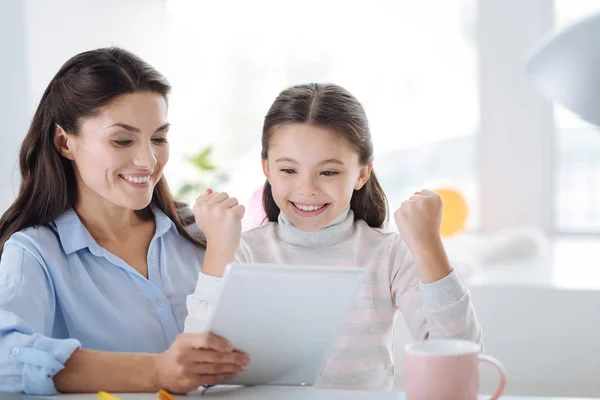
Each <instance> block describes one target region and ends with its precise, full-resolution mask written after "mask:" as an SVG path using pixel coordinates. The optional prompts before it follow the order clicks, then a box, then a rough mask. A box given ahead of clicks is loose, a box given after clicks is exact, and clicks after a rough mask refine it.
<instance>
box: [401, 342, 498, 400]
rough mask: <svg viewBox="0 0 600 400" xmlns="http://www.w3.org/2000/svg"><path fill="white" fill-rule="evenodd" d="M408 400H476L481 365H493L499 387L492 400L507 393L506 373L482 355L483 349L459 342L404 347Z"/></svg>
mask: <svg viewBox="0 0 600 400" xmlns="http://www.w3.org/2000/svg"><path fill="white" fill-rule="evenodd" d="M404 351H405V353H406V357H405V371H404V374H405V382H404V384H405V389H406V398H407V400H441V399H443V400H476V399H477V395H478V394H479V363H480V362H481V361H483V362H487V363H490V364H492V365H493V366H494V367H496V369H497V370H498V372H499V373H500V384H499V386H498V389H497V390H496V393H494V396H493V397H492V400H494V399H497V398H499V397H500V395H501V394H502V393H503V392H504V386H505V385H506V373H505V372H504V367H502V364H500V362H498V360H496V359H495V358H493V357H490V356H486V355H483V354H481V345H480V344H478V343H475V342H469V341H466V340H457V339H431V340H424V341H421V342H415V343H410V344H407V345H406V346H405V347H404Z"/></svg>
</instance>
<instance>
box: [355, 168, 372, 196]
mask: <svg viewBox="0 0 600 400" xmlns="http://www.w3.org/2000/svg"><path fill="white" fill-rule="evenodd" d="M372 169H373V163H372V162H370V163H368V164H367V165H365V166H364V167H361V169H360V172H359V175H358V179H357V180H356V184H355V185H354V190H360V189H362V187H363V186H364V185H365V184H366V183H367V181H368V180H369V177H370V176H371V170H372Z"/></svg>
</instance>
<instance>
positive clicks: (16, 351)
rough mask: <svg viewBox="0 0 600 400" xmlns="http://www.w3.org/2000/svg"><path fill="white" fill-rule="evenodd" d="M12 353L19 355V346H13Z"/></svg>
mask: <svg viewBox="0 0 600 400" xmlns="http://www.w3.org/2000/svg"><path fill="white" fill-rule="evenodd" d="M11 354H12V355H13V356H16V355H18V354H19V349H18V348H17V347H13V349H12V351H11Z"/></svg>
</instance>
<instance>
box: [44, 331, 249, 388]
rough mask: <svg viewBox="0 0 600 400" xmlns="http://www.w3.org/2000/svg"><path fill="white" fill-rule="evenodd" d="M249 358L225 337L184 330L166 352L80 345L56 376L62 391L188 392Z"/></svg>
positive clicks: (218, 378) (229, 372)
mask: <svg viewBox="0 0 600 400" xmlns="http://www.w3.org/2000/svg"><path fill="white" fill-rule="evenodd" d="M248 362H249V360H248V358H247V357H246V356H245V355H244V354H242V353H238V352H233V351H232V349H231V345H230V344H229V343H228V342H227V341H226V340H224V339H221V338H218V337H216V336H213V335H209V334H182V335H180V336H179V337H178V338H177V340H176V341H175V343H173V345H172V346H171V347H170V348H169V349H168V350H167V351H165V352H164V353H162V354H135V353H109V352H104V351H95V350H85V349H78V350H76V351H75V352H74V353H73V354H72V356H71V357H70V358H69V359H68V360H67V362H66V364H65V368H64V369H63V370H61V371H60V372H59V373H58V374H56V376H55V377H54V384H55V386H56V389H57V390H58V391H59V392H97V391H100V390H104V391H113V392H155V391H158V390H159V389H166V390H168V391H170V392H173V393H185V392H189V391H191V390H195V389H197V388H198V387H199V386H202V385H209V384H215V383H217V382H220V381H225V380H229V379H232V378H233V377H235V376H236V375H237V374H238V373H239V372H240V371H241V370H243V369H244V368H245V366H246V365H247V364H248Z"/></svg>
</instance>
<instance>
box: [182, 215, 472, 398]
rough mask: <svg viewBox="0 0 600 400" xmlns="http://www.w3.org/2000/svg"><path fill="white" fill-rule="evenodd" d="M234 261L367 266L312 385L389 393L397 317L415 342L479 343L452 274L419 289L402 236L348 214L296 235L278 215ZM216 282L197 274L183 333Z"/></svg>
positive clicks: (206, 307) (199, 324) (198, 320)
mask: <svg viewBox="0 0 600 400" xmlns="http://www.w3.org/2000/svg"><path fill="white" fill-rule="evenodd" d="M236 261H237V262H241V263H277V264H289V265H312V264H319V265H324V264H325V265H331V266H336V265H339V266H360V267H363V268H365V270H366V275H365V279H364V281H363V283H362V286H361V287H360V289H359V292H358V295H357V297H356V300H355V302H354V304H353V306H352V308H351V311H350V312H349V315H348V317H347V320H346V321H345V325H344V327H343V329H342V332H341V334H340V336H339V338H338V339H337V341H336V343H335V345H334V348H333V349H332V351H331V352H330V354H329V357H328V359H327V361H326V363H325V365H324V367H323V370H322V371H321V373H320V375H319V377H318V379H317V381H316V383H315V384H316V385H317V386H321V387H335V388H347V389H348V388H349V389H367V390H386V389H387V390H389V389H391V388H392V384H393V378H394V361H393V357H392V336H393V330H394V326H393V325H394V316H395V314H396V312H398V311H400V312H401V313H402V315H403V317H404V321H405V322H406V325H407V326H408V328H409V330H410V332H411V334H412V336H413V337H414V338H415V339H417V340H421V339H427V338H461V339H468V340H473V341H481V328H480V326H479V323H478V321H477V318H476V316H475V312H474V309H473V306H472V304H471V300H470V293H469V291H468V290H467V289H466V288H465V287H464V286H463V285H462V284H461V282H460V280H459V279H458V276H457V275H456V273H455V272H454V271H453V272H451V273H450V274H449V275H448V276H446V277H445V278H443V279H441V280H439V281H437V282H433V283H429V284H423V283H421V282H420V280H419V276H418V274H417V270H416V268H415V265H414V264H413V262H412V259H411V255H410V252H409V250H408V248H407V246H406V244H405V243H404V241H403V240H402V239H401V237H400V236H399V235H398V234H396V233H386V232H384V231H383V230H381V229H375V228H371V227H369V226H368V225H367V224H366V223H365V222H364V221H354V214H353V212H352V210H349V209H348V210H346V212H344V213H343V214H342V215H340V216H339V217H338V218H337V219H336V220H335V221H333V222H332V223H331V224H330V225H328V226H327V227H325V228H323V229H321V230H319V231H317V232H303V231H301V230H299V229H298V228H296V227H295V226H294V225H292V224H291V222H290V221H289V219H288V218H287V217H286V216H285V215H284V214H283V213H281V214H280V216H279V221H278V222H277V223H276V222H269V223H267V224H266V225H263V226H261V227H259V228H256V229H253V230H250V231H247V232H244V233H243V234H242V239H241V242H240V246H239V248H238V251H237V254H236ZM220 280H221V278H217V277H213V276H208V275H204V274H200V276H199V278H198V282H197V285H196V290H195V292H194V294H192V295H190V296H188V298H187V307H188V316H187V318H186V322H185V331H186V332H202V331H204V327H205V326H206V323H207V318H208V315H209V311H210V307H211V304H212V302H213V301H214V299H215V297H216V295H217V293H218V291H219V288H220Z"/></svg>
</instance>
